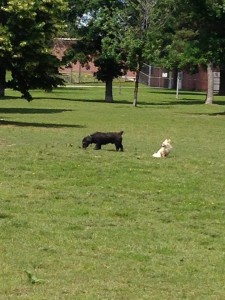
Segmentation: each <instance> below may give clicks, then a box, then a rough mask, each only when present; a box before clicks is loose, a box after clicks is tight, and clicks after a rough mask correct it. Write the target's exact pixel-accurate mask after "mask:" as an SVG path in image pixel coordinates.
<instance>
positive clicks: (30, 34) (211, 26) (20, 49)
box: [0, 0, 225, 106]
mask: <svg viewBox="0 0 225 300" xmlns="http://www.w3.org/2000/svg"><path fill="white" fill-rule="evenodd" d="M0 3H1V6H0V96H4V90H5V88H6V87H11V88H13V89H15V90H18V91H20V92H21V93H22V96H23V97H25V98H26V99H28V100H30V99H31V95H30V93H29V90H30V89H33V88H43V89H45V90H51V89H52V88H53V87H56V86H57V85H58V84H61V83H62V81H61V78H60V77H59V76H58V67H59V64H60V61H59V60H57V58H56V57H54V56H53V55H52V53H51V49H52V41H53V38H55V37H60V36H64V37H71V38H72V37H73V38H74V37H75V38H76V39H77V42H76V43H75V44H73V45H72V46H71V47H70V48H69V49H68V50H67V52H66V55H65V56H64V59H63V61H62V62H61V63H63V64H68V63H71V62H73V63H74V62H76V61H80V62H81V64H86V63H88V62H89V61H93V62H94V64H95V66H96V67H97V68H98V69H97V72H96V73H95V74H94V76H96V78H97V79H99V80H101V81H103V82H105V84H106V89H105V101H106V102H113V88H112V82H113V79H115V78H117V77H119V76H121V75H123V74H126V72H127V70H128V69H129V70H132V71H135V73H136V79H135V86H134V97H133V105H134V106H136V105H137V104H138V86H139V74H140V70H141V68H142V66H143V64H144V62H148V63H149V62H151V64H156V65H157V66H161V67H165V68H167V69H169V70H171V71H174V72H175V73H176V72H178V71H180V70H187V71H189V72H193V73H194V72H196V70H197V67H198V65H201V66H203V67H204V68H205V69H206V70H207V72H208V91H207V97H206V103H207V104H208V103H212V101H213V84H212V83H213V68H214V67H215V66H218V67H219V68H220V74H221V79H220V91H219V93H220V94H221V95H224V94H225V57H224V56H225V53H224V48H225V30H224V29H225V0H67V1H63V0H43V1H37V0H33V1H27V0H26V1H25V0H23V1H16V0H8V1H7V0H1V1H0ZM6 71H10V72H11V78H10V79H9V80H6Z"/></svg>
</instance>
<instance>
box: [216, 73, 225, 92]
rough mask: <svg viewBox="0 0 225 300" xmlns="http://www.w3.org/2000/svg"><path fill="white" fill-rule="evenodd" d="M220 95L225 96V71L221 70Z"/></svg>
mask: <svg viewBox="0 0 225 300" xmlns="http://www.w3.org/2000/svg"><path fill="white" fill-rule="evenodd" d="M218 94H219V95H221V96H224V95H225V69H222V68H221V69H220V88H219V93H218Z"/></svg>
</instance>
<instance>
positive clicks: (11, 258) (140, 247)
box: [0, 84, 225, 300]
mask: <svg viewBox="0 0 225 300" xmlns="http://www.w3.org/2000/svg"><path fill="white" fill-rule="evenodd" d="M32 94H33V96H34V100H33V101H32V102H30V103H28V102H26V101H25V100H22V99H20V98H19V94H18V93H15V92H12V91H9V90H8V91H7V99H6V100H1V101H0V119H1V120H0V155H1V166H2V167H1V173H0V187H1V194H0V264H1V272H0V299H13V300H14V299H23V300H24V299H29V300H40V299H48V300H49V299H60V300H61V299H76V300H77V299H85V300H86V299H88V300H95V299H101V300H103V299H104V300H105V299H110V300H111V299H116V300H120V299H127V300H140V299H146V300H149V299H160V300H161V299H204V300H205V299H225V285H224V282H225V264H224V261H225V238H224V237H225V235H224V230H225V202H224V170H225V160H224V151H225V131H224V129H225V111H224V104H225V100H224V98H222V97H215V104H213V105H211V106H208V105H204V98H205V95H204V94H203V93H191V92H189V93H185V92H180V94H179V99H178V100H176V99H175V91H167V90H157V89H148V88H146V87H143V86H141V87H140V91H139V105H138V107H136V108H134V107H133V106H132V100H133V84H130V85H127V84H122V85H121V86H120V85H118V84H117V85H116V86H115V88H114V100H115V102H114V103H112V104H109V103H104V101H103V98H104V88H102V87H93V88H89V87H77V88H74V89H69V88H61V89H58V90H56V91H54V92H52V93H44V92H40V91H35V92H33V93H32ZM97 130H99V131H117V130H118V131H120V130H124V139H123V144H124V149H125V151H124V152H116V151H115V149H114V146H113V145H107V146H104V147H103V149H102V150H100V151H95V150H93V147H90V148H88V149H87V150H86V151H85V150H83V149H81V141H82V138H83V137H84V136H86V135H88V134H90V133H93V132H94V131H97ZM165 138H171V139H172V144H173V152H172V153H171V155H170V156H169V157H168V159H154V158H153V157H152V154H153V152H155V151H157V150H158V149H159V147H160V144H161V142H162V141H163V140H164V139H165Z"/></svg>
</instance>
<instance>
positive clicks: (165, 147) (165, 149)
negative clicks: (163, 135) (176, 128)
mask: <svg viewBox="0 0 225 300" xmlns="http://www.w3.org/2000/svg"><path fill="white" fill-rule="evenodd" d="M171 150H172V146H171V140H170V139H166V140H165V141H164V142H163V143H162V146H161V148H160V149H159V151H158V152H155V153H154V154H153V155H152V156H153V157H166V156H168V155H169V153H170V151H171Z"/></svg>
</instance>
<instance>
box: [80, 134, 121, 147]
mask: <svg viewBox="0 0 225 300" xmlns="http://www.w3.org/2000/svg"><path fill="white" fill-rule="evenodd" d="M122 134H123V131H120V132H95V133H92V134H91V135H88V136H86V137H85V138H83V141H82V147H83V148H84V149H86V148H87V147H88V146H89V145H90V144H96V145H95V150H100V149H101V147H102V145H106V144H115V146H116V151H119V150H120V151H123V145H122Z"/></svg>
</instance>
